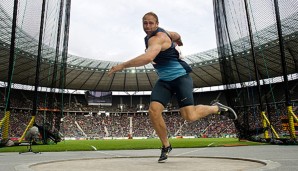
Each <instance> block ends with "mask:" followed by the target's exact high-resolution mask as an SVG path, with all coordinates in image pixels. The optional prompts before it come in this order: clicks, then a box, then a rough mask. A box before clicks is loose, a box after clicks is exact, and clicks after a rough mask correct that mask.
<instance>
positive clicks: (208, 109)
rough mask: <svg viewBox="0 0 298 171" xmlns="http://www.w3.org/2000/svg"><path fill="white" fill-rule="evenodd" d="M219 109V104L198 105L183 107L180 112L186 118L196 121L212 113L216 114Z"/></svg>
mask: <svg viewBox="0 0 298 171" xmlns="http://www.w3.org/2000/svg"><path fill="white" fill-rule="evenodd" d="M218 110H219V109H218V106H208V105H196V106H186V107H183V108H181V109H180V113H181V115H182V117H183V118H184V119H185V120H187V121H196V120H198V119H201V118H203V117H206V116H208V115H210V114H215V113H217V112H218Z"/></svg>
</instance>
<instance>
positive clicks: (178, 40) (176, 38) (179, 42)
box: [167, 31, 183, 46]
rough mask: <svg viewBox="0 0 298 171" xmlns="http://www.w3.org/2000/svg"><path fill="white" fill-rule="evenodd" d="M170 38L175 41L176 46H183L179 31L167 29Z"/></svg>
mask: <svg viewBox="0 0 298 171" xmlns="http://www.w3.org/2000/svg"><path fill="white" fill-rule="evenodd" d="M167 32H168V33H169V35H170V36H171V38H172V41H173V42H175V43H177V45H178V46H183V42H182V40H181V36H180V34H179V33H177V32H174V31H167Z"/></svg>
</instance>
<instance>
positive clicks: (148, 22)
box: [143, 15, 158, 35]
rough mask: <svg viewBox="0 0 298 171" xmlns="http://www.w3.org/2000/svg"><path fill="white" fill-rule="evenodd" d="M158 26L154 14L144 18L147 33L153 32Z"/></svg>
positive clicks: (144, 27)
mask: <svg viewBox="0 0 298 171" xmlns="http://www.w3.org/2000/svg"><path fill="white" fill-rule="evenodd" d="M157 27H158V22H157V20H156V18H155V17H153V16H152V15H146V16H145V17H144V18H143V29H144V31H145V32H146V34H147V35H150V34H152V33H153V32H154V31H155V30H156V29H157Z"/></svg>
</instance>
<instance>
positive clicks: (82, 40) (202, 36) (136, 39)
mask: <svg viewBox="0 0 298 171" xmlns="http://www.w3.org/2000/svg"><path fill="white" fill-rule="evenodd" d="M149 11H152V12H155V13H156V14H157V15H158V17H159V26H160V27H162V28H164V29H166V30H169V31H175V32H178V33H179V34H180V35H181V37H182V41H183V43H184V46H183V47H182V48H181V49H182V53H183V55H190V54H194V53H198V52H203V51H206V50H210V49H213V48H215V47H216V39H215V28H214V16H213V1H212V0H150V1H148V0H125V1H124V0H83V1H82V0H74V1H72V2H71V14H70V30H69V45H68V52H69V53H70V54H72V55H76V56H79V57H83V58H90V59H97V60H104V61H116V62H121V61H127V60H129V59H132V58H134V57H136V56H138V55H140V54H142V53H144V50H145V44H144V37H145V36H146V34H145V32H144V31H143V27H142V17H143V16H144V14H145V13H147V12H149Z"/></svg>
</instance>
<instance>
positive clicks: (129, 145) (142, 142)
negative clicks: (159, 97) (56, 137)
mask: <svg viewBox="0 0 298 171" xmlns="http://www.w3.org/2000/svg"><path fill="white" fill-rule="evenodd" d="M170 143H171V144H172V146H173V148H199V147H207V146H208V147H222V146H243V145H262V143H258V142H250V141H239V140H238V139H236V138H195V139H183V138H182V139H170ZM160 147H161V143H160V141H159V139H138V140H137V139H125V140H67V141H62V142H59V143H58V144H52V145H32V150H33V151H39V152H59V151H94V150H140V149H157V148H160ZM25 151H28V146H12V147H2V148H0V152H25Z"/></svg>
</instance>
